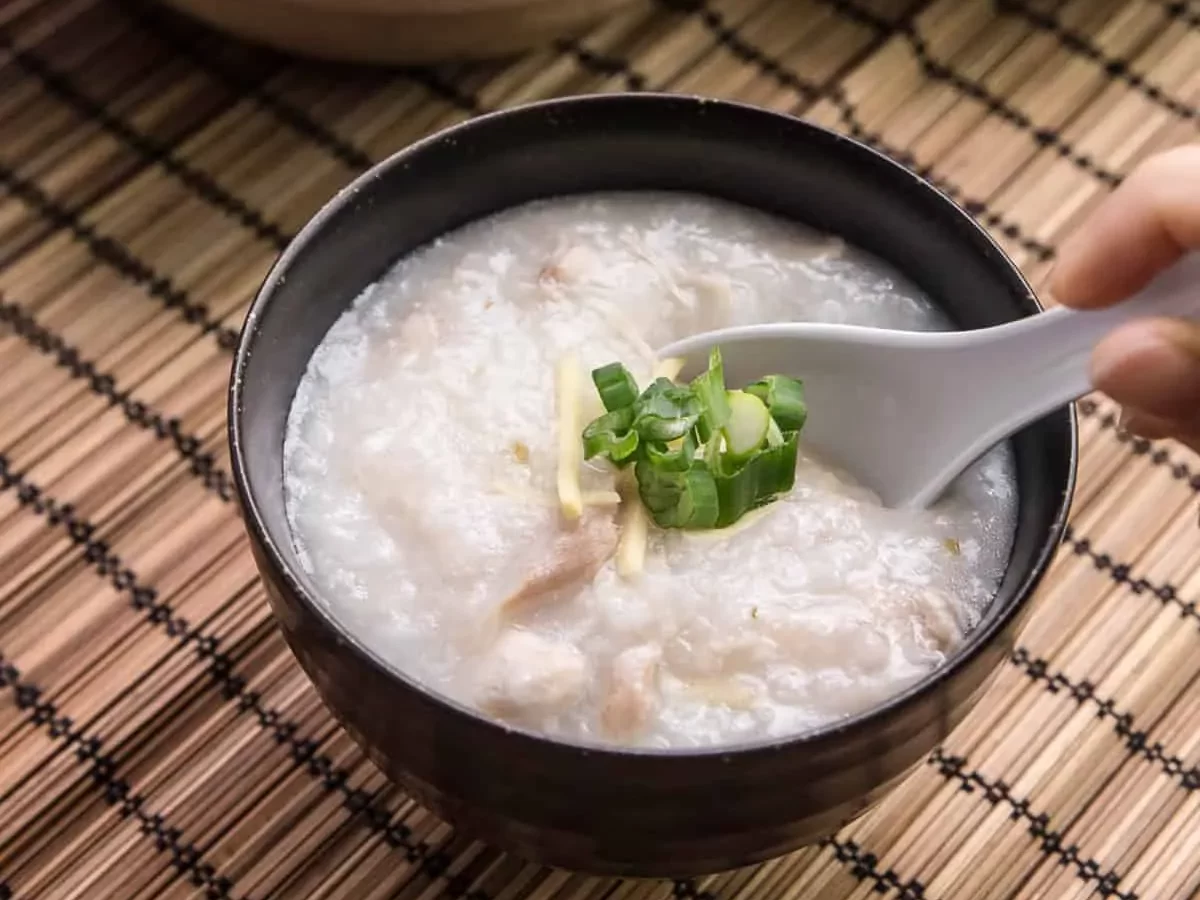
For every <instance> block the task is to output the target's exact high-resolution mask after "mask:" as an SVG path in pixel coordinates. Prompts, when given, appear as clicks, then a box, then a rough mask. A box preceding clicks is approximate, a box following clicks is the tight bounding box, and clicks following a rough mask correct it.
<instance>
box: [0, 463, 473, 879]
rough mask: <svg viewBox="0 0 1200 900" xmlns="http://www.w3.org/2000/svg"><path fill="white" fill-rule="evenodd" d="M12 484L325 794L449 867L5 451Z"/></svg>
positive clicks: (419, 861)
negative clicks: (188, 650)
mask: <svg viewBox="0 0 1200 900" xmlns="http://www.w3.org/2000/svg"><path fill="white" fill-rule="evenodd" d="M14 488H15V489H16V492H17V500H18V502H19V503H20V504H21V506H23V507H25V508H27V509H30V510H32V511H33V512H35V513H37V514H38V515H40V516H43V517H44V518H45V519H46V520H47V522H48V524H50V525H51V526H57V527H61V528H63V529H64V530H65V531H66V532H67V534H68V536H69V537H70V539H71V542H72V543H73V544H75V545H76V546H77V547H79V548H80V549H82V550H83V556H84V559H85V560H86V561H87V562H88V563H89V564H91V565H92V566H93V567H94V568H95V569H96V571H97V572H98V573H99V574H100V575H101V576H102V577H104V578H106V579H107V580H108V581H109V583H110V584H111V585H112V586H113V587H114V588H115V589H116V590H117V591H119V592H121V593H124V594H127V595H128V596H129V598H130V603H131V605H132V606H133V608H134V609H135V610H137V611H138V612H140V613H141V614H142V617H143V618H144V619H145V620H146V621H147V622H150V623H151V624H153V625H155V626H158V627H159V628H162V629H163V630H164V631H165V632H166V634H167V636H168V637H170V638H172V639H173V640H175V641H177V642H178V643H179V644H180V645H182V646H184V647H186V646H188V645H189V644H192V645H194V648H193V649H194V652H195V654H196V658H197V659H198V660H200V661H201V662H202V663H206V664H207V665H208V668H207V670H206V671H207V674H208V676H209V677H210V678H211V679H212V681H213V682H214V683H215V684H216V685H217V686H219V687H220V689H221V693H222V695H223V696H224V697H225V699H226V700H227V701H229V702H231V703H234V702H235V703H236V705H237V708H238V711H239V712H241V713H250V714H253V715H254V717H255V718H256V719H257V720H258V724H259V725H260V726H261V727H262V728H263V729H264V730H265V731H267V732H268V733H269V734H270V735H271V737H273V738H274V739H275V742H276V743H277V744H280V745H282V746H285V747H286V748H287V750H288V753H289V755H290V756H291V758H292V761H293V763H295V765H296V766H297V767H299V768H301V769H303V770H304V771H306V772H308V773H309V775H311V776H312V777H313V778H314V779H315V780H317V781H318V783H319V784H320V785H321V787H322V788H323V789H324V790H325V791H326V792H327V793H337V794H340V795H341V797H342V806H343V807H344V808H345V809H346V810H348V811H349V812H350V813H351V814H352V815H361V816H362V817H363V821H364V822H365V823H366V824H367V826H368V827H369V828H370V830H371V831H372V832H374V833H376V834H379V835H382V836H383V838H384V840H386V841H387V843H388V844H389V845H390V846H392V847H393V848H396V849H399V850H403V851H404V854H405V858H406V859H407V860H408V861H409V862H411V863H414V864H416V865H417V866H418V868H419V870H420V871H421V872H423V873H424V874H425V875H427V876H429V877H430V878H437V877H439V876H441V875H442V874H444V873H445V871H446V870H447V868H449V866H450V863H451V862H452V859H451V858H450V857H449V856H448V855H447V854H446V853H445V852H444V851H442V850H436V849H434V848H432V847H431V846H430V845H429V844H428V843H426V842H425V841H418V840H414V839H413V834H412V829H411V828H409V827H408V826H407V825H405V824H404V823H403V822H400V821H397V822H393V821H392V816H393V811H391V810H389V809H388V808H387V807H386V806H385V805H383V804H382V803H378V802H375V798H374V796H373V795H372V794H371V792H369V791H367V790H365V789H363V788H352V787H350V785H349V780H350V773H349V772H347V771H346V770H345V769H342V768H339V767H338V766H336V765H335V764H334V762H333V760H332V759H331V758H330V757H329V756H327V755H325V754H322V753H320V752H319V744H318V742H317V741H316V740H314V739H312V738H305V737H301V736H300V726H299V724H298V723H296V722H292V721H289V720H287V719H286V718H284V716H283V713H282V712H280V711H279V710H278V709H273V708H271V707H268V706H267V705H266V704H265V703H264V702H263V699H262V695H261V694H259V693H258V692H257V691H252V690H249V689H248V686H247V682H246V679H245V678H244V677H242V676H241V675H237V674H235V672H234V662H233V660H232V659H231V658H230V657H229V656H228V654H225V653H223V652H221V651H220V650H219V649H218V648H219V644H220V637H219V636H218V635H213V634H205V633H203V632H202V631H201V630H200V629H198V628H195V627H193V626H192V625H190V624H189V623H188V622H187V620H186V619H184V618H182V617H181V616H179V615H177V614H176V612H175V610H174V609H172V607H171V606H170V605H169V604H168V603H166V602H164V601H162V600H160V599H159V597H158V592H157V591H156V590H155V589H154V588H152V587H149V586H146V585H143V584H141V583H140V582H139V581H138V578H137V576H136V575H135V574H134V573H133V571H132V570H130V569H129V568H128V567H127V566H126V565H125V564H124V563H123V562H122V560H121V558H120V557H119V556H117V555H116V554H115V553H114V552H113V551H112V550H111V549H110V548H109V545H108V544H107V543H105V542H104V541H102V540H98V539H97V538H96V537H95V533H96V530H97V529H96V526H95V525H93V524H92V523H91V522H88V521H87V520H86V519H83V518H81V517H80V516H77V515H76V514H75V510H74V509H73V507H72V506H71V505H70V504H63V503H59V502H58V501H56V500H55V499H54V498H52V497H49V496H47V495H46V494H45V492H44V491H42V490H41V489H40V488H39V487H38V486H37V485H35V484H33V483H32V482H30V481H29V480H28V479H26V478H25V477H24V476H23V475H22V474H20V473H19V472H15V471H14V470H13V468H12V466H11V464H10V463H9V460H8V458H7V457H5V456H4V455H3V454H0V491H3V490H9V489H14ZM90 740H93V741H96V740H97V739H96V738H91V739H90ZM98 746H99V745H98V744H97V748H98ZM189 858H190V857H189ZM447 890H449V884H448V885H447ZM473 893H474V894H475V896H473V897H472V900H487V896H486V895H485V894H482V893H480V892H473Z"/></svg>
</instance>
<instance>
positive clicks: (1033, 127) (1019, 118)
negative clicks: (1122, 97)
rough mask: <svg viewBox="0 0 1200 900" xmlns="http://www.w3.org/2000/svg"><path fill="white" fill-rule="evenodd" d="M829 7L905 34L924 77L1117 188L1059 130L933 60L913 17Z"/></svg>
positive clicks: (832, 1)
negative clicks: (894, 18) (891, 17)
mask: <svg viewBox="0 0 1200 900" xmlns="http://www.w3.org/2000/svg"><path fill="white" fill-rule="evenodd" d="M822 2H826V4H828V5H829V6H832V7H833V8H835V10H838V11H839V12H841V13H842V14H845V16H846V17H847V18H851V19H854V20H856V22H859V23H862V24H864V25H866V26H868V28H871V29H875V30H876V31H881V32H882V31H886V30H892V31H894V32H896V34H900V35H902V36H904V38H905V42H906V43H907V44H908V48H910V49H911V50H912V54H913V56H916V59H917V62H918V64H919V65H920V67H922V71H923V72H924V73H925V74H926V76H928V77H930V78H932V79H935V80H940V82H944V83H947V84H949V85H950V86H952V88H954V89H955V90H958V91H959V92H960V94H964V95H965V96H967V97H971V98H972V100H976V101H978V102H979V103H982V104H983V106H985V107H986V108H988V112H989V113H990V114H992V115H995V116H997V118H998V119H1003V120H1004V121H1007V122H1008V124H1009V125H1013V126H1015V127H1016V128H1019V130H1021V131H1025V132H1027V133H1028V134H1030V136H1031V137H1032V138H1033V140H1034V143H1037V144H1038V146H1042V148H1046V149H1051V150H1054V151H1055V152H1056V154H1058V156H1060V157H1061V158H1063V160H1067V161H1068V162H1070V163H1072V164H1073V166H1075V168H1078V169H1080V170H1081V172H1085V173H1087V174H1088V175H1091V176H1092V178H1094V179H1097V180H1098V181H1100V182H1102V184H1104V185H1106V186H1109V187H1116V186H1117V185H1120V184H1121V180H1122V178H1123V176H1122V175H1121V174H1118V173H1115V172H1111V170H1109V169H1105V168H1104V167H1103V166H1099V164H1098V163H1097V162H1096V161H1094V160H1093V158H1092V157H1091V156H1088V155H1087V154H1082V152H1080V151H1078V150H1075V148H1073V146H1072V145H1070V144H1069V143H1068V142H1067V140H1066V139H1064V138H1063V137H1062V134H1060V133H1058V132H1057V131H1056V130H1055V128H1050V127H1042V126H1039V125H1038V124H1037V122H1034V121H1033V120H1032V119H1031V118H1030V116H1028V115H1027V114H1026V113H1022V112H1021V110H1020V109H1016V108H1015V107H1013V106H1010V104H1008V103H1007V102H1006V101H1004V100H1003V98H1002V97H1000V96H997V95H996V94H992V92H991V91H990V90H988V89H986V88H985V86H984V85H982V84H979V83H978V82H974V80H971V79H970V78H967V77H965V76H962V74H960V73H959V72H955V71H954V70H953V68H952V67H950V66H948V65H946V64H944V62H940V61H938V60H936V59H934V56H932V54H931V53H930V50H929V44H928V43H926V41H925V38H924V36H923V35H922V34H920V31H919V30H918V28H917V25H916V23H914V22H913V20H912V19H910V18H908V17H905V18H904V19H901V20H900V22H898V23H890V22H889V20H888V19H884V18H883V17H881V16H878V14H877V13H875V12H874V11H871V10H869V8H866V7H863V6H859V5H858V4H857V2H854V1H853V0H822Z"/></svg>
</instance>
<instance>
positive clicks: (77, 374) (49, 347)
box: [0, 293, 233, 502]
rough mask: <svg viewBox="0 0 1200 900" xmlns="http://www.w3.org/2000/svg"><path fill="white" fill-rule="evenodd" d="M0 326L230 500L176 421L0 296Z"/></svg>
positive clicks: (223, 480)
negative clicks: (169, 449) (167, 444)
mask: <svg viewBox="0 0 1200 900" xmlns="http://www.w3.org/2000/svg"><path fill="white" fill-rule="evenodd" d="M0 323H3V324H7V325H8V326H9V327H10V328H12V330H13V331H14V332H15V333H16V334H17V335H18V336H20V337H21V338H22V339H24V340H25V341H26V343H28V344H29V345H30V346H32V347H33V348H34V349H36V350H38V351H40V352H41V353H44V354H46V355H47V356H50V357H52V358H53V359H54V362H55V364H56V365H57V366H59V367H60V368H63V369H66V370H67V371H68V372H69V373H70V374H71V376H72V377H73V378H79V379H82V380H83V381H85V382H87V385H88V388H89V389H90V390H91V391H92V392H93V393H95V394H99V395H100V396H101V397H103V398H104V399H105V400H107V401H108V402H109V404H110V405H112V406H115V407H117V408H119V409H120V410H121V412H122V413H123V414H124V415H125V418H126V419H127V420H129V421H130V422H131V423H133V424H134V425H136V426H138V427H139V428H143V429H145V430H147V431H152V432H153V433H154V435H155V437H157V438H158V439H159V440H164V441H170V442H171V445H172V446H173V447H174V448H175V450H176V451H177V452H178V454H179V455H180V456H181V457H182V458H183V459H184V461H185V462H187V464H188V468H189V470H190V471H191V473H192V474H193V475H195V476H196V477H197V478H199V479H200V480H201V482H202V483H203V484H204V487H205V488H206V489H208V490H210V491H213V492H215V493H216V494H217V496H218V497H220V498H221V499H222V500H225V501H227V502H228V501H230V500H232V499H233V482H232V479H231V478H230V477H229V475H228V474H227V473H226V472H225V471H224V470H222V469H221V468H219V467H218V466H217V460H216V457H215V456H214V455H213V454H212V453H207V452H204V451H203V450H202V449H201V447H202V446H203V444H202V442H201V440H200V439H199V438H198V437H196V436H195V435H193V434H188V433H187V432H185V431H184V430H183V425H182V423H181V422H180V420H179V419H177V418H170V419H168V418H165V417H164V416H163V415H162V413H159V412H157V411H156V410H154V409H152V408H151V407H150V406H148V405H147V404H145V403H142V402H140V401H138V400H135V399H133V396H132V395H131V394H130V393H129V392H128V391H123V390H118V389H117V386H116V382H115V380H114V379H113V377H112V376H111V375H109V374H107V373H104V372H100V371H99V370H97V369H96V366H95V364H94V363H92V362H91V361H89V360H86V359H84V358H83V357H82V356H81V355H80V353H79V351H78V350H77V349H76V348H74V347H72V346H71V345H70V344H68V343H67V342H66V341H65V340H63V338H62V337H60V336H59V335H57V334H54V333H53V332H52V331H50V330H49V329H47V328H45V327H43V326H42V325H40V324H38V322H37V321H36V320H34V318H33V317H32V316H30V315H29V314H28V313H26V312H25V310H23V309H22V308H21V307H20V306H18V305H17V304H15V303H11V302H9V301H8V300H6V299H5V297H4V295H3V294H2V293H0Z"/></svg>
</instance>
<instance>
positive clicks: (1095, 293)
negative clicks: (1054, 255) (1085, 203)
mask: <svg viewBox="0 0 1200 900" xmlns="http://www.w3.org/2000/svg"><path fill="white" fill-rule="evenodd" d="M1189 250H1198V251H1200V144H1192V145H1188V146H1184V147H1179V148H1176V149H1174V150H1170V151H1167V152H1166V153H1162V154H1159V155H1158V156H1154V157H1151V158H1150V159H1148V160H1146V161H1145V162H1144V163H1142V164H1141V165H1140V166H1138V167H1137V168H1136V169H1135V170H1134V171H1133V172H1132V173H1131V174H1130V175H1129V177H1127V178H1126V179H1125V181H1124V182H1123V183H1122V184H1121V185H1120V187H1118V188H1117V189H1116V190H1115V191H1114V192H1113V193H1112V195H1111V196H1110V197H1108V198H1107V199H1105V201H1104V202H1103V203H1102V204H1101V205H1100V206H1099V208H1098V209H1097V210H1096V212H1095V213H1094V214H1093V215H1092V216H1091V217H1090V218H1089V219H1088V220H1087V221H1086V222H1085V223H1084V224H1083V226H1082V227H1080V229H1079V230H1078V231H1077V232H1076V233H1075V234H1074V235H1072V237H1071V238H1070V239H1069V240H1068V241H1066V243H1064V244H1063V247H1062V249H1061V251H1060V252H1059V258H1058V263H1057V265H1056V266H1055V268H1054V272H1053V275H1052V276H1051V289H1052V290H1053V291H1054V295H1055V297H1057V298H1058V300H1059V302H1061V303H1062V304H1063V305H1064V306H1071V307H1075V308H1078V309H1089V308H1096V307H1101V306H1109V305H1111V304H1113V303H1116V302H1117V301H1119V300H1123V299H1124V298H1126V297H1128V296H1129V295H1130V294H1132V293H1134V292H1135V291H1137V290H1139V289H1140V288H1142V287H1143V286H1145V285H1146V284H1147V283H1148V282H1149V281H1150V280H1151V279H1152V278H1153V277H1154V276H1155V275H1156V274H1157V273H1158V272H1159V271H1160V270H1162V269H1164V268H1166V267H1167V266H1169V265H1170V264H1171V263H1173V262H1174V261H1175V260H1176V259H1178V258H1179V257H1180V256H1181V255H1183V254H1184V253H1185V252H1187V251H1189ZM1196 290H1197V292H1200V285H1197V286H1196ZM1092 383H1093V384H1095V385H1096V387H1097V388H1098V389H1099V390H1101V391H1103V392H1104V393H1105V394H1107V395H1108V396H1110V397H1111V398H1112V399H1113V400H1115V401H1116V402H1117V403H1120V404H1121V406H1122V409H1123V413H1122V417H1121V424H1122V426H1123V427H1124V428H1127V429H1128V430H1129V431H1131V432H1133V433H1135V434H1140V435H1142V436H1143V437H1147V438H1160V437H1173V438H1177V439H1179V440H1180V441H1182V442H1184V443H1185V444H1187V445H1188V446H1190V447H1191V448H1192V449H1193V450H1197V451H1200V324H1196V323H1192V322H1184V321H1179V320H1174V319H1147V320H1144V321H1140V322H1131V323H1129V324H1128V325H1125V326H1123V327H1122V328H1120V329H1118V330H1117V331H1115V332H1114V333H1113V334H1111V335H1109V336H1108V337H1107V338H1105V339H1104V340H1103V341H1102V342H1101V343H1100V345H1099V346H1097V347H1096V350H1095V353H1094V354H1093V356H1092Z"/></svg>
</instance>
